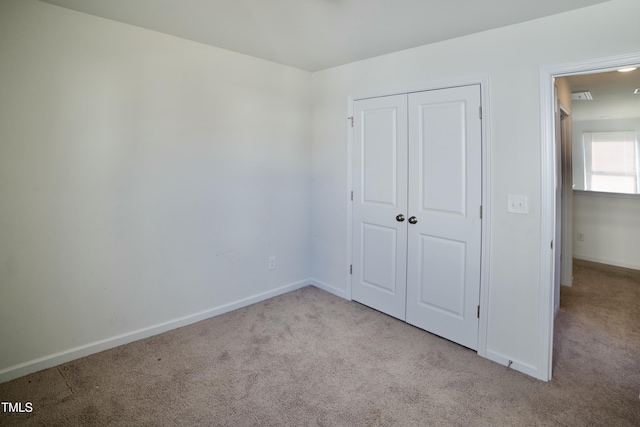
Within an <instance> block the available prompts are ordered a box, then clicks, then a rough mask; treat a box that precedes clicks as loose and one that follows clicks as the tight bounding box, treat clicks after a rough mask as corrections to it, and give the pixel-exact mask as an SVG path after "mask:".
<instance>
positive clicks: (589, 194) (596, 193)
mask: <svg viewBox="0 0 640 427" xmlns="http://www.w3.org/2000/svg"><path fill="white" fill-rule="evenodd" d="M573 195H574V196H585V197H605V198H608V199H611V198H613V199H631V200H640V194H631V193H605V192H604V191H585V190H573Z"/></svg>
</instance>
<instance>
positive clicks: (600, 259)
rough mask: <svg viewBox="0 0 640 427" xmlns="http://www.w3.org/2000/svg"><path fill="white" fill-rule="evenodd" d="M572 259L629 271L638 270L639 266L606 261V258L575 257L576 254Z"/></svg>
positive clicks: (610, 260)
mask: <svg viewBox="0 0 640 427" xmlns="http://www.w3.org/2000/svg"><path fill="white" fill-rule="evenodd" d="M573 258H574V259H581V260H584V261H591V262H597V263H598V264H607V265H614V266H616V267H622V268H629V269H631V270H640V264H629V263H626V262H620V261H617V260H614V259H606V258H599V257H591V256H587V255H576V254H574V255H573Z"/></svg>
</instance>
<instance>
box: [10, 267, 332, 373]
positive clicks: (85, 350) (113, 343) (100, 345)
mask: <svg viewBox="0 0 640 427" xmlns="http://www.w3.org/2000/svg"><path fill="white" fill-rule="evenodd" d="M311 284H314V285H315V283H314V281H313V280H310V279H307V280H301V281H299V282H295V283H291V284H289V285H285V286H281V287H279V288H277V289H274V290H271V291H267V292H263V293H260V294H257V295H254V296H251V297H247V298H243V299H241V300H238V301H235V302H232V303H229V304H224V305H221V306H218V307H215V308H211V309H208V310H204V311H200V312H198V313H194V314H190V315H187V316H183V317H179V318H177V319H173V320H169V321H167V322H162V323H158V324H157V325H153V326H149V327H146V328H141V329H137V330H135V331H131V332H127V333H124V334H120V335H116V336H114V337H109V338H105V339H103V340H99V341H94V342H92V343H89V344H85V345H81V346H78V347H75V348H71V349H68V350H64V351H61V352H58V353H54V354H49V355H47V356H43V357H39V358H37V359H34V360H30V361H28V362H24V363H20V364H18V365H14V366H10V367H8V368H5V369H3V370H0V383H3V382H6V381H10V380H12V379H14V378H18V377H21V376H23V375H28V374H31V373H33V372H37V371H41V370H43V369H47V368H51V367H53V366H57V365H60V364H61V363H66V362H70V361H72V360H75V359H79V358H81V357H85V356H89V355H91V354H95V353H99V352H101V351H104V350H109V349H111V348H114V347H118V346H121V345H124V344H128V343H130V342H133V341H138V340H141V339H144V338H148V337H150V336H153V335H157V334H161V333H163V332H167V331H170V330H173V329H176V328H181V327H183V326H187V325H191V324H193V323H196V322H200V321H202V320H206V319H209V318H211V317H215V316H218V315H220V314H224V313H228V312H230V311H233V310H237V309H239V308H242V307H246V306H249V305H251V304H255V303H257V302H260V301H264V300H266V299H269V298H273V297H276V296H278V295H282V294H284V293H287V292H291V291H295V290H296V289H300V288H303V287H305V286H309V285H311ZM329 292H331V291H329Z"/></svg>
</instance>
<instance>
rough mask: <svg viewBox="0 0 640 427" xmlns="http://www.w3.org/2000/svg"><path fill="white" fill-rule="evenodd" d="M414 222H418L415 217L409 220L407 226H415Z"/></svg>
mask: <svg viewBox="0 0 640 427" xmlns="http://www.w3.org/2000/svg"><path fill="white" fill-rule="evenodd" d="M416 222H418V218H416V217H415V216H412V217H411V218H409V224H415V223H416Z"/></svg>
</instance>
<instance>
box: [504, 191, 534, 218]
mask: <svg viewBox="0 0 640 427" xmlns="http://www.w3.org/2000/svg"><path fill="white" fill-rule="evenodd" d="M507 212H509V213H514V214H521V215H527V214H528V213H529V207H528V206H527V196H517V195H512V194H509V195H508V196H507Z"/></svg>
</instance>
